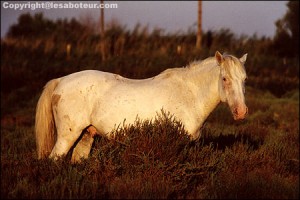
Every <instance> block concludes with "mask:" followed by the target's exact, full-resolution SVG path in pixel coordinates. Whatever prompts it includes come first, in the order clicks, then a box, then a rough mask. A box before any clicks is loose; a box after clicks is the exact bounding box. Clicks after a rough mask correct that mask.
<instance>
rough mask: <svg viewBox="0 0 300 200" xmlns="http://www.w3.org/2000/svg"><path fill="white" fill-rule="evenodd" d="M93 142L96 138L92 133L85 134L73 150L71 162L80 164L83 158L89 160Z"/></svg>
mask: <svg viewBox="0 0 300 200" xmlns="http://www.w3.org/2000/svg"><path fill="white" fill-rule="evenodd" d="M93 142H94V138H93V136H92V135H91V134H90V133H88V132H85V133H83V136H82V138H81V139H80V140H79V142H78V143H77V145H76V146H75V148H74V150H73V153H72V159H71V162H72V163H76V162H80V161H81V159H82V158H84V159H85V158H88V156H89V154H90V151H91V148H92V144H93Z"/></svg>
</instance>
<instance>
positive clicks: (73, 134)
mask: <svg viewBox="0 0 300 200" xmlns="http://www.w3.org/2000/svg"><path fill="white" fill-rule="evenodd" d="M58 127H60V126H58ZM81 132H82V129H80V128H74V127H73V128H68V127H60V128H57V140H56V143H55V145H54V147H53V149H52V152H51V154H50V156H49V157H50V158H54V159H57V158H59V157H61V156H65V155H67V153H68V152H69V150H70V149H71V147H72V146H73V145H74V143H75V142H76V140H77V139H78V138H79V136H80V134H81Z"/></svg>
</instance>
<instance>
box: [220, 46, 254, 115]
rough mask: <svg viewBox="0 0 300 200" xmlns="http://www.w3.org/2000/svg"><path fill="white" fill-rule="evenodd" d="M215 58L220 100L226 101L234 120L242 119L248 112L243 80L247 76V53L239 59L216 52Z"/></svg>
mask: <svg viewBox="0 0 300 200" xmlns="http://www.w3.org/2000/svg"><path fill="white" fill-rule="evenodd" d="M215 58H216V60H217V64H218V66H219V67H220V78H219V94H220V99H221V101H222V102H227V103H228V105H229V107H230V110H231V112H232V114H233V118H234V119H235V120H239V119H244V118H245V116H246V114H247V113H248V108H247V106H246V104H245V97H244V93H245V86H244V84H245V80H246V78H247V75H246V71H245V68H244V63H245V62H246V59H247V54H245V55H244V56H242V57H241V58H240V59H238V58H236V57H234V56H230V55H221V54H220V52H218V51H217V52H216V54H215Z"/></svg>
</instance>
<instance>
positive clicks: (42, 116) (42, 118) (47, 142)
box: [35, 79, 60, 159]
mask: <svg viewBox="0 0 300 200" xmlns="http://www.w3.org/2000/svg"><path fill="white" fill-rule="evenodd" d="M59 81H60V79H53V80H51V81H49V82H48V83H47V84H46V85H45V87H44V90H43V93H42V94H41V96H40V99H39V101H38V103H37V107H36V114H35V139H36V147H37V155H38V159H42V158H45V157H47V156H49V154H50V153H51V151H52V149H53V147H54V144H55V124H54V117H53V113H52V106H51V99H52V93H53V91H54V89H55V88H56V86H57V84H58V83H59Z"/></svg>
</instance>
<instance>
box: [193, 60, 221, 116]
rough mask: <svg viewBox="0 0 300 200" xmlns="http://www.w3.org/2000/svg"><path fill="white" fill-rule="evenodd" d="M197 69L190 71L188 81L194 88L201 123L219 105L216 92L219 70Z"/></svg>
mask: <svg viewBox="0 0 300 200" xmlns="http://www.w3.org/2000/svg"><path fill="white" fill-rule="evenodd" d="M207 65H209V66H207V67H206V66H202V67H198V68H197V66H195V68H194V69H190V70H189V72H187V73H189V74H188V77H189V80H190V81H192V82H193V85H194V87H196V96H197V99H196V101H197V102H198V105H199V106H198V109H199V113H200V114H201V115H202V118H203V121H204V120H205V119H206V118H207V117H208V115H209V114H210V113H211V112H212V111H213V110H214V109H215V108H216V106H217V105H218V104H219V103H220V95H219V90H218V81H219V73H220V71H219V68H218V67H217V66H212V65H211V64H210V63H207Z"/></svg>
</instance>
